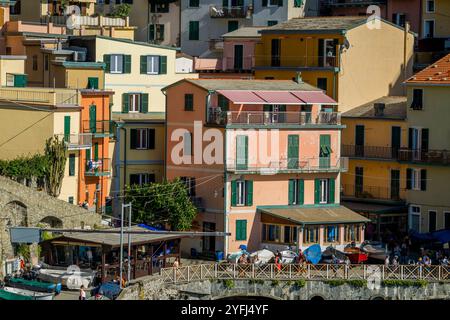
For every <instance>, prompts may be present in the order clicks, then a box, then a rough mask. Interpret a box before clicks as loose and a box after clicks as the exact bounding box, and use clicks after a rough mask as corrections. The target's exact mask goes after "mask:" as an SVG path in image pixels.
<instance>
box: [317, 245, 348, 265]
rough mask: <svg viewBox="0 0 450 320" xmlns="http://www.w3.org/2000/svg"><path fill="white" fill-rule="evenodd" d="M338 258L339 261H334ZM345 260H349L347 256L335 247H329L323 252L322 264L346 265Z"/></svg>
mask: <svg viewBox="0 0 450 320" xmlns="http://www.w3.org/2000/svg"><path fill="white" fill-rule="evenodd" d="M333 256H334V258H336V259H337V260H334V259H333ZM345 259H347V255H346V254H345V253H344V252H342V251H339V250H337V249H336V248H333V247H331V246H330V247H327V248H326V249H325V250H324V251H323V252H322V260H321V262H323V263H336V262H337V263H344V262H345Z"/></svg>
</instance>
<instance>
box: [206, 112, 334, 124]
mask: <svg viewBox="0 0 450 320" xmlns="http://www.w3.org/2000/svg"><path fill="white" fill-rule="evenodd" d="M208 124H217V125H242V126H254V125H265V126H278V125H280V124H281V125H340V124H341V114H340V113H339V112H319V113H316V114H313V113H312V112H265V111H242V112H239V111H227V112H220V111H218V108H209V110H208Z"/></svg>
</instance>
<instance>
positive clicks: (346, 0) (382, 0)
mask: <svg viewBox="0 0 450 320" xmlns="http://www.w3.org/2000/svg"><path fill="white" fill-rule="evenodd" d="M322 4H323V5H324V6H333V7H334V6H336V7H347V6H355V5H358V6H370V5H376V4H386V0H324V1H323V2H322Z"/></svg>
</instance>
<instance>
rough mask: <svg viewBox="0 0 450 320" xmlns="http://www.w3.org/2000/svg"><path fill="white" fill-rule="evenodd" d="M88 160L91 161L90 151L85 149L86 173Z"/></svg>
mask: <svg viewBox="0 0 450 320" xmlns="http://www.w3.org/2000/svg"><path fill="white" fill-rule="evenodd" d="M89 160H91V149H86V159H85V161H86V162H85V166H86V171H88V162H89Z"/></svg>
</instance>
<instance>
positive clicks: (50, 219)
mask: <svg viewBox="0 0 450 320" xmlns="http://www.w3.org/2000/svg"><path fill="white" fill-rule="evenodd" d="M39 224H40V225H43V226H45V227H50V228H62V227H63V222H62V220H61V219H59V218H57V217H55V216H46V217H44V218H43V219H41V220H40V221H39Z"/></svg>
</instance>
